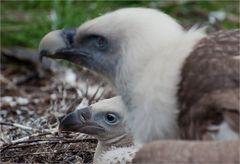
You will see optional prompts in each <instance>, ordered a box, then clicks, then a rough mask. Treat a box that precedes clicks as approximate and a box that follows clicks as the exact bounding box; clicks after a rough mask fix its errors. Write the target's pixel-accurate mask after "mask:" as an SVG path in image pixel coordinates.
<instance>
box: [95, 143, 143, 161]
mask: <svg viewBox="0 0 240 164" xmlns="http://www.w3.org/2000/svg"><path fill="white" fill-rule="evenodd" d="M138 150H139V147H137V146H130V147H119V148H116V147H112V149H110V150H109V151H106V152H105V153H102V154H101V155H100V156H99V157H98V159H97V160H96V162H95V163H96V164H115V163H118V164H126V163H131V162H132V159H133V158H134V157H135V154H136V152H137V151H138Z"/></svg>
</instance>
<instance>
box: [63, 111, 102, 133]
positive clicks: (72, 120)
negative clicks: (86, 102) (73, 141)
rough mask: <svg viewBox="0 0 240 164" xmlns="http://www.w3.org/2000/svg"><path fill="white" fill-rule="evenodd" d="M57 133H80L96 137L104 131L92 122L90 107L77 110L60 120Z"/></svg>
mask: <svg viewBox="0 0 240 164" xmlns="http://www.w3.org/2000/svg"><path fill="white" fill-rule="evenodd" d="M59 131H70V132H81V133H86V134H90V135H96V134H98V133H100V132H104V131H105V129H104V128H103V127H102V126H100V125H99V124H98V123H97V122H96V121H94V120H92V112H91V109H90V107H86V108H83V109H78V110H76V111H74V112H71V113H69V114H67V115H66V116H65V117H63V118H62V119H61V120H60V125H59Z"/></svg>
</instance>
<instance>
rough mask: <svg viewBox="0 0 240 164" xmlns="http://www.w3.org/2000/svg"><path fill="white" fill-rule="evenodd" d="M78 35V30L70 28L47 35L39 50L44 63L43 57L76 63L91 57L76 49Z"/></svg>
mask: <svg viewBox="0 0 240 164" xmlns="http://www.w3.org/2000/svg"><path fill="white" fill-rule="evenodd" d="M76 33H77V29H75V28H69V29H63V30H56V31H51V32H49V33H48V34H46V35H45V36H44V37H43V38H42V40H41V42H40V44H39V48H38V51H39V58H40V60H41V61H42V59H43V57H49V58H55V59H67V60H70V61H74V60H75V59H76V58H79V57H81V58H86V57H89V55H88V53H87V52H84V51H82V50H81V49H79V48H75V47H74V38H75V36H76Z"/></svg>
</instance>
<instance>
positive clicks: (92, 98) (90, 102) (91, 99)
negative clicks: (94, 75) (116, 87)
mask: <svg viewBox="0 0 240 164" xmlns="http://www.w3.org/2000/svg"><path fill="white" fill-rule="evenodd" d="M101 87H102V86H101V85H100V86H98V88H97V90H96V91H95V93H94V94H93V96H92V97H90V99H89V101H88V102H89V104H92V101H93V100H94V99H95V97H96V95H97V93H98V92H99V90H100V88H101Z"/></svg>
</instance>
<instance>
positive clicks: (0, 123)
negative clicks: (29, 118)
mask: <svg viewBox="0 0 240 164" xmlns="http://www.w3.org/2000/svg"><path fill="white" fill-rule="evenodd" d="M0 125H6V126H14V127H17V128H20V129H23V130H30V131H35V132H45V133H51V132H52V131H50V130H46V129H45V130H39V129H35V128H32V127H29V126H25V125H21V124H18V123H11V122H2V121H1V122H0Z"/></svg>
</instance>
